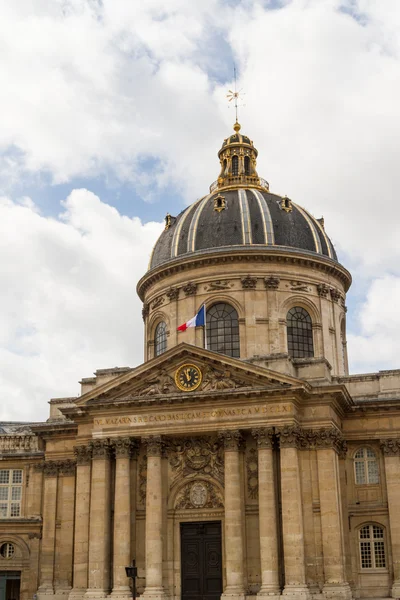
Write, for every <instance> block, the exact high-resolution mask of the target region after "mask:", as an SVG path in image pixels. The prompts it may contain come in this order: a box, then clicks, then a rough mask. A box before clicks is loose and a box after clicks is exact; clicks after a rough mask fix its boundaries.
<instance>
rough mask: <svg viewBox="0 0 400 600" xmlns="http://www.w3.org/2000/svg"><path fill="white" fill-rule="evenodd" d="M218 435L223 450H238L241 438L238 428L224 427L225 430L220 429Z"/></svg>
mask: <svg viewBox="0 0 400 600" xmlns="http://www.w3.org/2000/svg"><path fill="white" fill-rule="evenodd" d="M218 437H219V439H220V440H222V442H223V444H224V448H225V450H230V451H233V450H236V451H238V450H240V446H241V443H242V440H243V438H242V434H241V433H240V431H239V430H238V429H226V430H225V431H220V432H219V433H218Z"/></svg>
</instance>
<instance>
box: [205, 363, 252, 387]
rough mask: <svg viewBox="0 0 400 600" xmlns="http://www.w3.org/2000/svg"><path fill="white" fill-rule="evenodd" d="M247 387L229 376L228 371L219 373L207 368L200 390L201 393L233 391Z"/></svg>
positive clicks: (244, 383) (243, 382)
mask: <svg viewBox="0 0 400 600" xmlns="http://www.w3.org/2000/svg"><path fill="white" fill-rule="evenodd" d="M242 387H248V384H247V383H246V382H245V381H243V380H241V379H236V378H233V377H232V376H231V372H230V371H229V370H225V371H219V370H218V369H213V368H212V367H208V368H207V369H206V371H205V373H204V375H203V381H202V384H201V390H202V391H203V392H207V391H211V390H233V389H236V388H242Z"/></svg>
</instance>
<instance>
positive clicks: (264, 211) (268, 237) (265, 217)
mask: <svg viewBox="0 0 400 600" xmlns="http://www.w3.org/2000/svg"><path fill="white" fill-rule="evenodd" d="M249 191H250V192H252V194H253V195H254V196H255V198H256V200H257V202H258V206H259V207H260V212H261V218H262V221H263V227H264V235H265V243H266V244H267V245H275V235H274V227H273V225H272V219H271V213H270V212H269V208H268V204H267V201H266V200H265V198H264V196H263V195H262V194H261V192H259V191H258V190H249Z"/></svg>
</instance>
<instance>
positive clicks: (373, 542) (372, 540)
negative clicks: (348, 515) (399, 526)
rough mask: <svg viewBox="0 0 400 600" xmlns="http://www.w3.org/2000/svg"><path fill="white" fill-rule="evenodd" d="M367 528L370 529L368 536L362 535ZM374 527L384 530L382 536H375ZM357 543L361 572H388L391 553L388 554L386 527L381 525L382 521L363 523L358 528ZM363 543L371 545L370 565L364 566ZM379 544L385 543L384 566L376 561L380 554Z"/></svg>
mask: <svg viewBox="0 0 400 600" xmlns="http://www.w3.org/2000/svg"><path fill="white" fill-rule="evenodd" d="M366 528H368V530H369V535H368V537H361V532H362V531H363V530H365V529H366ZM374 528H376V529H379V530H381V532H382V536H381V537H375V535H374V533H375V531H374ZM357 544H358V559H359V565H360V572H361V573H371V572H379V573H383V572H387V571H388V570H389V566H388V562H389V560H388V559H389V555H388V547H387V544H386V528H385V527H384V526H383V525H381V524H380V523H364V524H363V525H361V526H360V527H359V528H358V530H357ZM362 544H364V545H367V544H368V545H369V553H370V560H371V566H370V567H363V556H362V551H361V547H362ZM377 544H383V559H384V563H385V565H384V566H382V567H377V566H376V562H377V560H376V558H377V555H378V552H377V548H376V545H377Z"/></svg>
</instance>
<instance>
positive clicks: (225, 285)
mask: <svg viewBox="0 0 400 600" xmlns="http://www.w3.org/2000/svg"><path fill="white" fill-rule="evenodd" d="M232 287H233V283H230V282H229V280H228V279H224V280H221V279H218V280H217V281H210V282H209V283H207V284H206V285H205V286H204V291H206V292H215V291H220V290H229V289H230V288H232Z"/></svg>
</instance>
